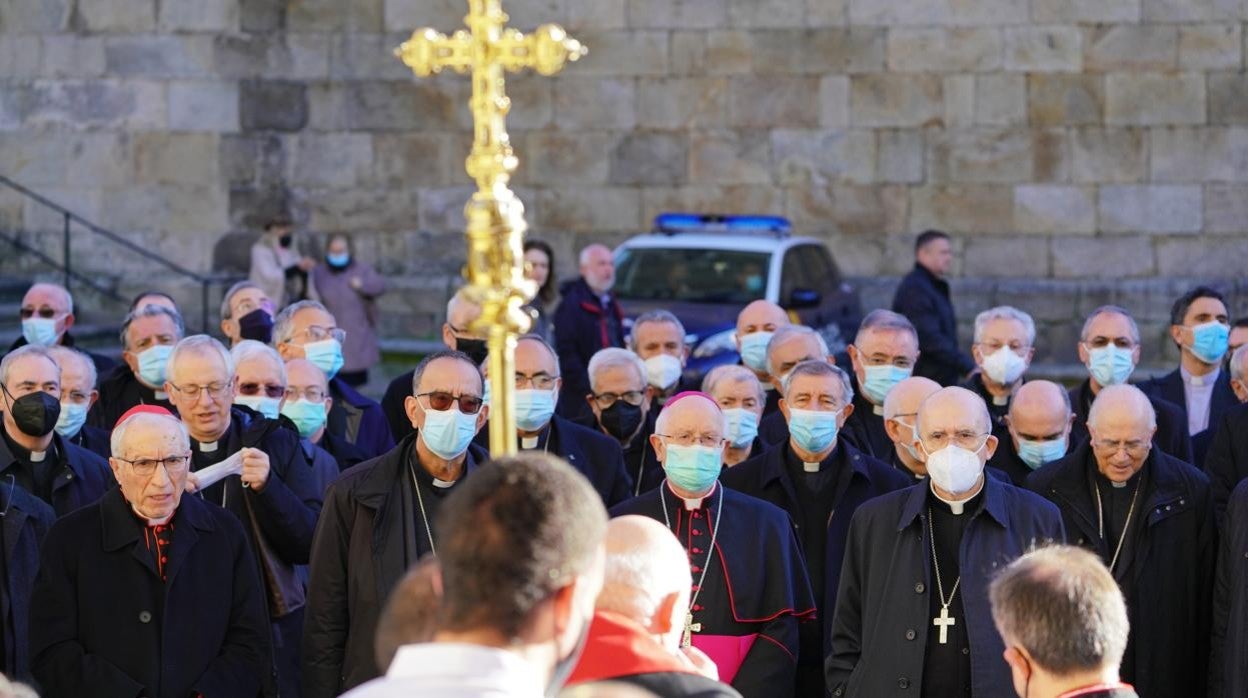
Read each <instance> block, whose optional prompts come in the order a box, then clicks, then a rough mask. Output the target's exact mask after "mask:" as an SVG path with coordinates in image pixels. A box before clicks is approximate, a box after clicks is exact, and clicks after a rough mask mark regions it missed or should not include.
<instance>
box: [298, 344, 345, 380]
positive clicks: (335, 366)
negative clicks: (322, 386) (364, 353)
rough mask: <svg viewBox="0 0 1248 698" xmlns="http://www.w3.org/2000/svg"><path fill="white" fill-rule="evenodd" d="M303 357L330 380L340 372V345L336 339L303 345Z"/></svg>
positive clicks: (341, 359)
mask: <svg viewBox="0 0 1248 698" xmlns="http://www.w3.org/2000/svg"><path fill="white" fill-rule="evenodd" d="M303 356H304V358H306V359H307V360H308V361H311V362H312V364H313V365H315V366H316V367H317V368H319V369H321V370H322V371H324V372H325V377H326V378H330V379H332V378H333V377H334V376H336V375H338V371H340V370H342V364H343V358H342V345H341V344H339V343H338V340H336V339H322V340H321V341H319V342H308V343H307V344H305V345H303Z"/></svg>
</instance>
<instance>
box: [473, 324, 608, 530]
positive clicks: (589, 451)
mask: <svg viewBox="0 0 1248 698" xmlns="http://www.w3.org/2000/svg"><path fill="white" fill-rule="evenodd" d="M559 376H560V370H559V359H558V357H556V356H555V350H554V348H553V347H551V346H550V345H549V344H547V343H546V340H545V339H544V338H542V337H541V336H539V335H535V334H529V335H525V336H523V337H521V338H520V339H519V341H517V342H516V402H515V405H516V426H517V431H518V434H517V436H518V438H519V445H520V451H521V452H524V451H542V452H543V453H549V454H551V455H555V456H559V457H560V458H562V459H564V460H565V461H567V462H568V463H569V464H570V465H571V466H572V467H573V468H576V469H577V470H578V471H580V473H581V474H582V475H584V476H585V478H586V479H588V480H589V484H591V485H593V486H594V491H595V492H597V493H598V496H600V497H602V503H603V505H604V506H608V507H610V506H614V505H616V504H619V503H620V502H622V501H624V500H626V499H628V498H630V497H632V496H633V480H632V478H630V477H629V475H628V473H627V472H625V470H624V456H623V453H622V451H621V450H620V442H618V441H616V440H615V439H613V438H611V437H610V436H608V435H606V434H603V433H602V432H600V431H597V430H594V429H589V428H587V427H583V426H581V425H579V424H576V423H574V422H571V421H569V420H566V419H564V418H563V417H560V416H558V415H556V414H555V405H556V403H557V402H558V399H559V382H560V380H561V378H560V377H559ZM487 431H488V430H487V429H486V428H484V427H482V429H481V431H480V432H478V434H477V439H476V443H477V445H478V446H481V447H482V448H486V449H488V447H489V439H488V436H489V434H488V433H487Z"/></svg>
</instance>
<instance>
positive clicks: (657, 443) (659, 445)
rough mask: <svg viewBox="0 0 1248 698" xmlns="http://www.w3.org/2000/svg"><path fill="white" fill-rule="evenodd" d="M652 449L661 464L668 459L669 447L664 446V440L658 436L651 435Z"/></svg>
mask: <svg viewBox="0 0 1248 698" xmlns="http://www.w3.org/2000/svg"><path fill="white" fill-rule="evenodd" d="M650 448H653V449H654V455H655V457H657V458H658V459H659V462H660V463H662V462H664V461H665V460H666V459H667V446H666V445H664V444H663V438H662V437H660V436H659V435H658V434H651V435H650Z"/></svg>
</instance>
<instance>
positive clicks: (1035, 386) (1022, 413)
mask: <svg viewBox="0 0 1248 698" xmlns="http://www.w3.org/2000/svg"><path fill="white" fill-rule="evenodd" d="M1070 422H1071V409H1070V395H1068V394H1067V393H1066V390H1065V389H1063V388H1062V386H1060V385H1058V384H1057V383H1054V382H1052V381H1031V382H1029V383H1024V384H1023V385H1022V386H1020V387H1019V388H1018V390H1017V391H1015V393H1014V397H1013V399H1011V401H1010V433H1011V434H1012V435H1014V436H1015V438H1021V439H1026V440H1028V441H1052V440H1053V439H1057V438H1060V437H1061V436H1063V435H1064V434H1065V433H1066V428H1067V427H1069V426H1070Z"/></svg>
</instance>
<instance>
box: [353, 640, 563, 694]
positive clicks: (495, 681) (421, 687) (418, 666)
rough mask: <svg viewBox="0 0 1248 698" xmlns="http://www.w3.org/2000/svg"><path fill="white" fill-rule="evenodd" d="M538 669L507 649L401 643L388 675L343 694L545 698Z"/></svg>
mask: <svg viewBox="0 0 1248 698" xmlns="http://www.w3.org/2000/svg"><path fill="white" fill-rule="evenodd" d="M544 695H545V686H543V685H542V679H541V677H540V676H539V675H538V671H537V670H536V669H535V668H534V667H533V666H532V665H531V664H529V663H528V662H526V661H525V660H524V659H521V658H520V657H519V656H518V655H516V654H515V653H513V652H508V651H507V650H501V649H498V648H495V647H483V646H481V645H468V644H458V643H450V642H446V643H432V642H431V643H424V644H419V645H403V646H402V647H400V648H399V651H398V652H397V653H395V655H394V661H392V662H390V669H389V670H388V671H386V675H385V676H382V677H380V678H376V679H373V680H372V681H369V682H368V683H365V684H362V685H360V686H357V687H355V688H354V689H352V690H351V691H348V692H347V693H344V694H343V696H342V698H400V696H402V697H404V698H407V697H409V696H411V697H414V698H421V697H422V696H438V697H439V698H442V697H445V698H543V696H544Z"/></svg>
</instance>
